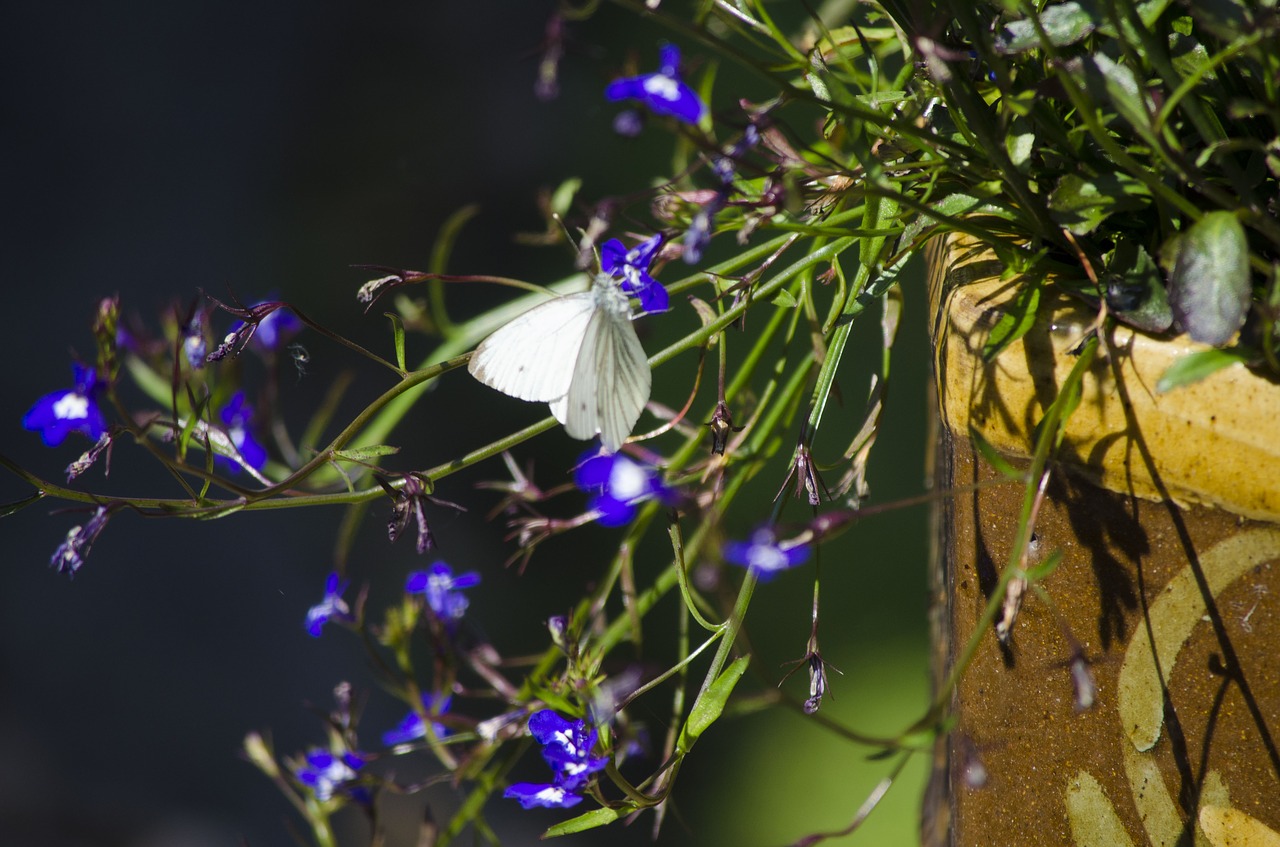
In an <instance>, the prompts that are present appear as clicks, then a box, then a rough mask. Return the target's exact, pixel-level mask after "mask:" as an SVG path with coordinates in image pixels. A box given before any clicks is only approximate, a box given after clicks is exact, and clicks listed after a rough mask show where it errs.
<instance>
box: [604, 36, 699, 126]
mask: <svg viewBox="0 0 1280 847" xmlns="http://www.w3.org/2000/svg"><path fill="white" fill-rule="evenodd" d="M679 66H680V51H679V49H677V48H676V46H675V45H674V44H664V45H663V46H662V49H661V68H660V70H659V71H658V72H657V73H652V74H642V75H640V76H633V77H625V78H623V79H618V80H614V81H613V82H611V83H609V85H608V86H607V87H606V88H605V90H604V96H605V97H606V98H607V99H609V100H612V101H615V102H616V101H619V100H639V101H640V102H641V103H643V104H644V105H645V106H647V107H648V109H649V111H651V112H653V113H654V114H656V115H670V116H671V117H673V118H676V119H677V120H681V121H684V122H685V123H689V124H697V123H698V122H699V121H701V120H702V117H703V115H705V114H706V111H707V107H706V106H705V105H704V104H703V102H702V100H701V99H700V98H699V97H698V95H697V94H696V93H694V91H693V89H691V88H690V87H689V86H687V85H685V84H684V81H683V80H681V79H680V67H679Z"/></svg>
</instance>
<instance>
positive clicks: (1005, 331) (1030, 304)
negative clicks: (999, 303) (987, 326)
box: [982, 281, 1040, 362]
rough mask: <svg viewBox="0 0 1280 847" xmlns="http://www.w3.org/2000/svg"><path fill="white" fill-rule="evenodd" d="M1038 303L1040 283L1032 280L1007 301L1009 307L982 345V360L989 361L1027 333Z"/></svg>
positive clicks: (1034, 317) (1033, 321)
mask: <svg viewBox="0 0 1280 847" xmlns="http://www.w3.org/2000/svg"><path fill="white" fill-rule="evenodd" d="M1039 305H1040V285H1039V282H1038V281H1036V282H1033V283H1031V284H1030V285H1028V286H1027V287H1026V288H1023V289H1022V290H1021V291H1019V292H1018V294H1017V296H1016V297H1014V298H1013V300H1011V301H1010V302H1009V307H1008V308H1007V309H1006V310H1005V312H1004V314H1002V315H1001V316H1000V320H998V321H996V325H995V326H994V327H992V328H991V334H990V335H988V336H987V343H986V344H984V345H983V346H982V361H984V362H990V361H991V360H992V359H994V358H995V357H996V356H999V355H1000V353H1001V351H1003V350H1004V349H1005V348H1006V347H1008V346H1009V345H1010V344H1012V343H1013V342H1015V341H1017V340H1018V339H1019V338H1021V337H1022V336H1024V335H1026V334H1027V330H1029V329H1031V327H1032V325H1033V324H1034V323H1035V322H1036V308H1037V307H1038V306H1039Z"/></svg>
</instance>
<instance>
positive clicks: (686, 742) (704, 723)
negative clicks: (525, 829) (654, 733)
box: [676, 656, 750, 753]
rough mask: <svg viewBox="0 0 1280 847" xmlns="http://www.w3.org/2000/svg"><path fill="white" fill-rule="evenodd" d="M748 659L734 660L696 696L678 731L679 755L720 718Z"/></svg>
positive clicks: (744, 670)
mask: <svg viewBox="0 0 1280 847" xmlns="http://www.w3.org/2000/svg"><path fill="white" fill-rule="evenodd" d="M749 659H750V657H749V656H742V657H740V658H738V659H735V660H734V661H733V662H732V663H731V664H730V665H729V667H727V668H725V669H724V670H723V671H722V672H721V674H720V676H718V677H716V681H715V682H713V683H711V685H710V686H709V687H708V688H707V690H706V691H704V692H702V694H701V695H699V696H698V700H697V702H696V703H694V704H693V709H692V710H690V712H689V719H688V720H687V721H685V723H684V728H683V729H681V730H680V740H679V742H677V744H676V749H677V750H679V751H680V752H681V753H687V752H689V750H690V748H692V747H693V744H694V742H695V741H697V740H698V737H699V736H700V735H702V733H704V732H706V730H707V727H709V726H711V725H712V724H713V723H715V722H716V719H717V718H719V717H720V713H721V712H723V711H724V704H725V703H726V702H727V701H728V699H729V695H730V694H732V693H733V689H734V686H736V685H737V684H738V680H740V679H742V675H743V674H744V673H746V670H747V662H748V660H749Z"/></svg>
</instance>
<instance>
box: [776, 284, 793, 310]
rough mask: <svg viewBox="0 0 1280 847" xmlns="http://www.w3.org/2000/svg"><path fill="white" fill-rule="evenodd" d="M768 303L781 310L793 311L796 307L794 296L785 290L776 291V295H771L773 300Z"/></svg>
mask: <svg viewBox="0 0 1280 847" xmlns="http://www.w3.org/2000/svg"><path fill="white" fill-rule="evenodd" d="M770 302H771V303H773V305H775V306H778V307H779V308H782V309H794V308H795V307H796V297H795V295H794V294H792V293H791V292H790V291H788V290H787V289H785V288H780V289H778V293H777V294H775V295H773V299H772V300H771V301H770Z"/></svg>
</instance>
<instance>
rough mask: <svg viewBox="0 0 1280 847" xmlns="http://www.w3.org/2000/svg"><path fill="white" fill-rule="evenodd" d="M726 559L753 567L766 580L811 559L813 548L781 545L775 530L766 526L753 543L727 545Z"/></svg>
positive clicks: (753, 539)
mask: <svg viewBox="0 0 1280 847" xmlns="http://www.w3.org/2000/svg"><path fill="white" fill-rule="evenodd" d="M724 558H725V561H727V562H731V563H733V564H735V565H739V566H741V567H744V568H750V569H751V570H753V571H755V573H756V577H757V578H758V579H760V580H762V581H763V580H766V579H769V578H771V577H772V576H774V575H775V574H776V573H778V572H779V571H783V570H786V569H788V568H793V567H795V566H796V565H799V564H801V563H803V562H804V561H805V560H807V559H808V558H809V545H807V544H786V543H785V542H779V541H778V539H777V536H775V535H774V532H773V530H771V529H769V528H768V527H762V528H761V529H758V530H756V531H755V532H754V533H752V535H751V540H750V541H734V542H730V543H729V544H726V545H725V546H724Z"/></svg>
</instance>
